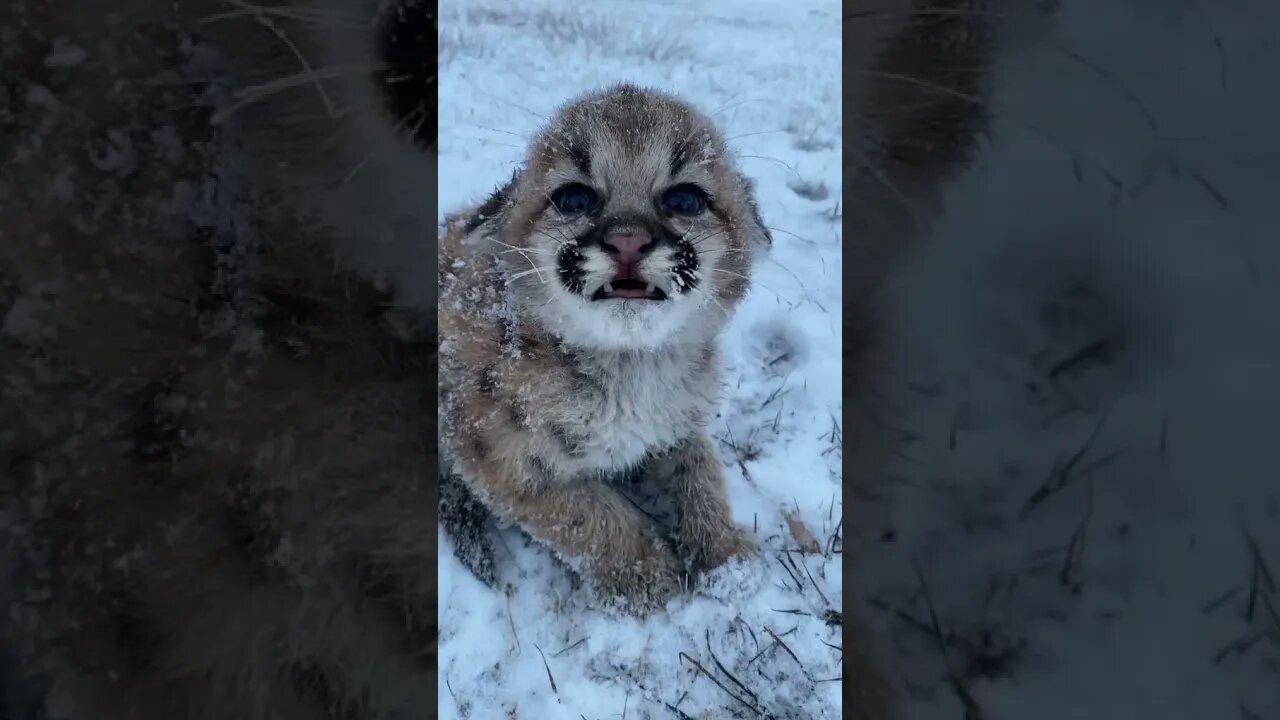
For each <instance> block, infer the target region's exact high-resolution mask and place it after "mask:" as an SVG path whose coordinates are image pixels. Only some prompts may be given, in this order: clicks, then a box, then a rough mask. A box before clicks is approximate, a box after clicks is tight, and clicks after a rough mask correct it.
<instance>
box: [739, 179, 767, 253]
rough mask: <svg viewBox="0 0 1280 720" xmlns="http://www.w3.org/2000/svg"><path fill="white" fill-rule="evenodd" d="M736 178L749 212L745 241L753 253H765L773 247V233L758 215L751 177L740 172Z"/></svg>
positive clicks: (757, 203) (758, 210)
mask: <svg viewBox="0 0 1280 720" xmlns="http://www.w3.org/2000/svg"><path fill="white" fill-rule="evenodd" d="M738 179H739V180H741V181H742V189H743V191H744V193H743V194H744V196H745V197H746V200H747V209H748V210H749V211H750V212H751V227H750V228H749V229H748V230H747V242H748V244H749V246H750V248H751V252H752V253H753V254H754V253H757V252H760V253H766V252H768V251H769V248H771V247H773V233H771V232H769V228H767V227H765V224H764V219H763V218H761V217H760V203H759V202H757V201H756V184H755V182H754V181H753V180H752V179H751V178H749V177H747V176H746V175H743V174H741V173H739V174H738Z"/></svg>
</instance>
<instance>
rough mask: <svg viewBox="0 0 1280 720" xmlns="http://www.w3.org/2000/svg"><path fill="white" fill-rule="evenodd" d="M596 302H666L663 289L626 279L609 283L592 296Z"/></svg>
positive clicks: (641, 281) (640, 281) (642, 281)
mask: <svg viewBox="0 0 1280 720" xmlns="http://www.w3.org/2000/svg"><path fill="white" fill-rule="evenodd" d="M591 299H592V301H595V300H666V299H667V294H666V293H665V292H663V290H662V288H660V287H657V286H656V285H653V284H651V283H647V282H645V281H644V280H635V279H632V278H625V279H620V280H614V281H613V282H607V283H605V284H604V285H601V286H600V288H599V289H598V290H596V291H595V292H594V293H592V294H591Z"/></svg>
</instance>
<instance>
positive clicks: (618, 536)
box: [477, 462, 681, 614]
mask: <svg viewBox="0 0 1280 720" xmlns="http://www.w3.org/2000/svg"><path fill="white" fill-rule="evenodd" d="M531 465H532V466H536V465H537V463H536V462H535V463H531ZM528 469H529V470H534V471H535V472H529V473H525V477H532V478H533V479H531V480H521V479H519V478H518V476H515V475H513V474H507V473H505V472H503V471H502V469H499V468H496V467H494V466H493V465H492V464H491V465H489V467H487V468H481V472H480V473H479V475H478V477H477V480H478V483H477V484H478V485H479V489H481V490H482V491H483V492H484V493H485V494H486V495H487V496H488V499H489V502H490V504H491V506H492V507H493V508H494V509H495V510H497V511H498V512H499V513H500V514H502V515H504V516H506V517H507V518H509V519H510V520H512V521H514V522H516V523H518V524H519V525H520V526H521V527H522V528H523V529H524V530H525V532H528V533H529V534H530V535H531V536H533V537H534V538H535V539H537V540H539V541H540V542H543V543H545V544H547V545H548V546H550V547H551V549H552V550H554V551H555V552H556V553H558V554H559V555H561V556H562V557H563V558H565V559H566V560H567V561H569V562H570V563H571V564H573V565H575V566H576V567H577V568H578V570H579V572H581V573H582V575H583V576H584V578H585V579H586V580H587V582H588V583H589V584H590V586H591V587H592V589H593V590H594V591H595V592H596V594H597V595H598V596H599V597H600V598H601V599H602V600H603V601H604V602H605V603H606V604H607V605H610V606H613V607H615V608H616V609H619V610H623V611H627V612H633V613H638V614H643V613H649V612H653V611H656V610H659V609H661V608H662V607H663V606H665V604H666V601H667V600H668V599H669V598H670V597H671V596H672V595H674V594H676V593H677V592H678V591H679V590H680V588H681V568H680V564H679V561H678V560H677V558H676V555H675V553H674V551H673V550H672V549H671V547H670V545H669V544H668V543H667V541H666V540H665V539H664V538H663V537H662V536H661V535H660V534H659V533H658V531H657V529H656V528H655V527H654V525H653V523H652V522H651V521H650V520H649V519H648V518H647V517H645V516H644V515H643V514H642V513H641V512H640V511H639V510H638V509H636V508H635V507H634V506H633V505H631V504H630V503H629V502H628V501H627V499H626V498H625V497H623V495H622V494H621V493H619V492H618V491H617V490H615V489H613V488H612V487H609V486H608V485H606V484H605V483H603V482H600V481H596V480H580V481H573V482H560V481H557V480H555V479H553V478H550V477H548V474H547V473H546V472H545V470H542V471H539V468H537V467H530V468H528Z"/></svg>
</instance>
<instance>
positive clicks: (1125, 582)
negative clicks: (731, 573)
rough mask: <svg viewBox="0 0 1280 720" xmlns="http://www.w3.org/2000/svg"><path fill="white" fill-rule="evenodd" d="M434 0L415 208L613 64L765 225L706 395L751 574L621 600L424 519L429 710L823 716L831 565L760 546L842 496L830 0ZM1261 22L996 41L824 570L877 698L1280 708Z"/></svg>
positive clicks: (452, 189)
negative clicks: (500, 566)
mask: <svg viewBox="0 0 1280 720" xmlns="http://www.w3.org/2000/svg"><path fill="white" fill-rule="evenodd" d="M440 9H441V30H440V34H441V62H442V67H441V73H442V76H441V89H440V97H441V107H440V151H441V159H440V163H441V165H440V173H441V188H440V201H441V202H440V207H441V210H442V211H444V212H447V211H451V210H455V209H457V208H459V207H461V206H463V205H465V204H467V203H470V202H474V201H475V200H477V199H479V198H481V197H482V196H483V195H484V194H485V193H486V192H488V191H489V190H490V189H491V188H492V187H493V186H494V185H496V184H497V183H498V182H499V181H501V180H503V179H505V178H507V177H509V176H510V172H511V169H512V167H513V166H514V164H515V163H517V162H518V161H519V158H520V155H521V152H522V145H523V143H524V141H525V139H526V138H527V137H528V135H529V133H530V132H531V131H532V130H533V129H534V128H536V127H537V126H538V124H539V123H540V122H541V121H542V120H543V119H544V118H545V117H546V116H547V115H548V114H549V113H550V112H551V110H552V109H553V108H554V107H555V106H556V105H557V104H559V103H560V102H562V101H564V100H565V99H567V98H569V97H572V96H573V95H576V94H578V93H580V92H582V91H584V90H587V89H592V88H596V87H599V86H601V85H604V84H608V83H611V82H615V81H618V80H624V79H625V80H632V81H636V82H639V83H643V84H650V85H657V86H661V87H666V88H669V89H673V90H675V91H677V92H681V93H683V94H685V95H687V96H690V97H694V98H699V99H700V100H701V102H702V104H703V105H704V106H705V109H706V110H707V111H708V112H713V113H714V114H715V117H716V118H717V119H718V120H719V121H720V123H721V124H722V125H723V127H724V129H725V132H726V134H727V135H728V136H729V137H730V138H732V141H731V142H732V144H733V145H734V147H735V148H736V149H737V150H738V151H739V152H740V153H741V154H742V155H744V156H745V157H744V160H743V164H744V167H745V168H746V170H747V171H748V173H749V174H750V175H752V176H753V177H755V178H756V179H757V180H758V182H759V186H760V196H761V202H762V205H763V208H762V209H763V212H764V215H765V218H766V222H767V223H768V224H769V225H771V226H772V227H773V228H775V240H776V248H775V251H774V254H773V258H772V260H771V261H770V262H767V263H765V264H764V265H763V266H762V267H761V268H760V271H759V276H758V282H757V284H756V285H757V289H756V291H755V293H754V295H753V296H752V297H751V299H750V300H749V301H748V302H747V303H746V305H745V306H744V307H743V308H742V309H741V312H740V313H739V315H738V318H737V321H736V323H735V325H734V326H733V328H732V330H731V332H730V334H729V337H728V338H727V339H726V350H727V355H728V358H729V368H728V374H729V388H728V392H727V394H726V400H725V403H724V407H723V412H722V414H721V417H720V418H719V419H718V420H717V422H716V426H715V432H716V434H717V435H718V436H720V437H722V438H723V440H724V442H723V443H722V452H723V458H724V460H725V464H726V467H727V468H728V469H729V483H730V488H731V492H732V494H733V503H734V508H735V514H736V516H737V519H738V520H739V521H740V522H741V523H742V524H744V525H746V526H752V525H754V526H755V527H757V528H758V531H757V532H758V538H759V541H760V543H761V545H762V546H764V547H766V548H770V549H771V551H770V552H768V554H767V556H766V557H767V566H766V567H765V570H764V571H765V572H767V573H769V574H770V577H769V578H768V580H767V581H766V582H765V583H764V585H763V589H762V590H761V591H760V593H759V594H758V595H756V596H753V597H749V598H747V599H744V600H741V601H737V602H733V603H724V602H721V601H717V600H714V599H711V598H707V597H693V598H686V599H681V600H678V601H676V602H675V603H673V605H672V608H671V611H670V612H669V613H668V614H667V615H664V616H660V617H657V618H654V619H652V620H649V621H648V622H645V623H640V622H636V621H618V620H615V619H612V618H605V617H603V616H601V615H599V614H597V613H595V612H594V611H591V610H588V609H584V608H583V603H582V599H581V597H580V594H579V593H575V592H573V591H571V590H570V588H569V582H568V579H567V577H566V575H565V573H564V571H563V570H561V569H560V568H558V567H556V566H555V565H553V563H552V561H551V560H550V558H549V556H548V554H547V553H546V552H545V551H543V550H541V549H539V548H537V547H533V546H530V545H528V544H527V543H526V542H525V541H523V540H522V539H521V538H520V537H519V536H518V535H516V534H509V535H507V536H505V539H506V540H507V547H508V549H509V551H510V552H509V553H506V554H507V555H508V557H507V558H506V562H507V564H509V565H510V566H512V567H511V569H510V570H509V571H508V572H507V575H506V578H505V579H506V580H507V581H508V582H510V583H511V584H512V587H513V590H512V592H511V594H510V596H509V597H503V596H497V595H495V594H494V593H492V592H491V591H489V590H487V589H485V588H483V587H482V586H481V585H480V584H479V583H478V582H477V581H475V580H474V579H473V578H472V577H470V576H469V575H468V574H467V573H466V572H465V571H464V570H463V569H462V568H461V567H460V566H459V565H458V564H457V562H456V561H455V560H454V559H453V557H452V556H451V555H450V554H449V551H448V549H447V544H446V543H447V541H445V540H442V556H441V558H440V563H441V571H440V572H441V576H440V621H441V626H442V631H441V632H442V637H441V647H440V677H439V681H440V687H441V717H442V718H463V717H470V718H478V719H481V720H487V719H488V718H499V717H508V716H509V717H520V718H547V719H548V720H557V719H558V718H586V719H588V720H597V719H598V718H617V717H623V716H624V715H625V717H626V718H644V717H655V718H667V717H682V715H681V714H680V713H684V714H685V715H687V716H688V717H693V718H721V717H733V716H734V714H735V713H740V714H742V715H743V716H750V717H754V716H755V715H754V714H753V713H752V712H751V711H750V710H747V709H746V706H747V705H749V704H754V705H757V706H759V707H760V708H762V709H765V711H766V712H768V713H772V715H773V716H776V717H783V718H835V717H839V715H840V710H839V709H840V699H839V685H840V683H839V682H837V681H834V680H833V678H836V677H838V676H839V673H840V666H839V658H840V654H839V651H838V650H837V649H834V648H833V647H831V646H837V647H838V646H839V645H840V642H841V640H840V635H839V628H838V627H829V626H828V625H827V624H826V622H825V621H824V613H825V611H826V610H828V609H830V608H831V607H835V606H838V603H839V598H840V596H841V590H842V586H843V578H842V576H841V572H840V567H839V562H838V559H839V558H838V556H831V557H828V556H827V555H825V554H822V553H819V554H808V555H801V554H787V555H786V557H788V558H789V560H787V561H786V562H787V567H786V568H785V569H784V567H783V564H782V561H780V560H779V557H781V554H780V553H779V552H778V550H779V549H782V548H794V547H795V546H796V544H797V541H796V540H795V537H794V536H795V533H793V532H791V531H789V529H788V526H787V521H786V514H788V513H790V514H793V516H794V517H796V518H797V519H798V520H799V521H800V522H802V523H803V524H804V526H805V527H807V528H808V529H809V531H810V532H811V533H812V534H813V535H814V536H815V537H816V538H817V540H818V542H819V543H820V544H824V543H825V541H826V540H827V539H828V538H829V536H830V535H831V534H832V533H833V531H834V529H835V525H836V523H837V522H839V520H840V518H841V513H842V509H841V504H840V478H839V464H840V453H839V450H832V449H831V448H832V446H833V445H835V444H836V443H837V442H838V440H839V431H838V429H837V430H836V431H835V434H834V435H833V418H837V417H839V416H840V411H841V402H840V399H839V388H840V373H839V363H840V360H839V357H840V342H839V335H840V323H839V319H840V309H839V308H840V283H839V280H840V274H839V267H840V262H841V238H840V226H839V222H838V220H833V219H831V212H832V209H833V208H834V206H835V204H836V201H837V198H838V197H839V194H840V189H841V186H840V166H839V162H840V161H839V158H840V132H841V127H842V118H841V116H840V78H839V71H838V69H839V66H840V63H839V57H840V54H841V50H840V38H839V34H838V33H839V22H838V16H839V9H838V8H837V7H836V5H835V3H834V2H831V1H829V0H826V1H822V0H798V1H797V2H788V3H785V4H782V3H777V2H763V1H760V0H757V1H755V2H750V1H740V0H733V1H730V0H716V1H714V2H702V3H678V2H674V1H667V2H664V1H661V0H651V1H642V0H631V1H629V2H623V1H620V0H600V1H599V2H593V3H570V2H568V0H559V1H557V2H546V1H545V0H544V1H543V2H536V3H521V4H514V3H507V2H500V1H499V0H485V1H482V2H467V3H463V2H460V0H450V1H447V2H442V3H441V8H440ZM1277 27H1280V9H1277V8H1276V6H1275V5H1274V3H1270V2H1267V1H1266V0H1217V1H1215V2H1205V1H1203V0H1186V1H1185V2H1167V1H1163V0H1161V1H1153V0H1062V2H1061V3H1060V7H1059V8H1058V11H1057V16H1056V19H1055V21H1054V22H1053V23H1052V24H1051V25H1050V26H1048V27H1037V28H1033V29H1029V30H1028V32H1026V33H1021V34H1018V35H1017V40H1018V43H1017V44H1016V45H1015V46H1014V47H1013V48H1012V49H1011V51H1010V52H1011V54H1010V56H1009V57H1007V58H1006V59H1005V62H1004V63H1003V64H1002V66H1001V69H1000V71H999V73H998V75H997V78H996V93H995V111H996V119H995V123H994V125H995V126H994V128H993V132H992V137H991V142H990V146H989V148H988V149H987V150H986V151H985V152H984V153H983V154H982V156H981V157H980V158H979V161H978V162H977V163H976V165H975V167H974V168H973V170H972V171H971V172H970V173H968V174H967V175H966V176H965V177H964V178H962V179H961V181H960V182H958V183H957V184H956V186H955V187H954V188H952V190H951V191H950V192H949V196H948V203H949V204H948V207H949V210H948V212H947V213H946V215H945V216H944V217H943V218H942V221H941V223H940V224H939V226H938V228H937V233H936V237H935V238H934V240H933V242H932V243H931V244H930V245H929V246H928V247H927V249H926V250H925V252H923V253H922V255H921V256H920V257H919V258H918V259H917V261H916V262H915V263H914V265H913V266H912V267H911V268H910V271H909V272H908V273H907V276H906V277H904V278H903V280H902V283H901V285H900V288H899V290H900V293H901V298H902V301H903V302H902V303H901V314H900V317H899V326H900V327H899V330H900V333H901V334H902V336H903V338H904V343H905V347H906V350H907V358H908V367H907V368H905V369H904V372H903V378H902V379H903V383H904V386H905V390H906V392H907V395H906V398H907V400H908V402H907V404H906V406H907V410H908V415H907V417H906V418H904V420H903V423H904V428H903V429H904V430H905V434H906V436H907V437H909V438H910V439H911V443H910V445H909V446H908V447H907V448H906V451H905V453H904V458H903V460H902V463H901V466H900V467H898V468H895V476H896V477H897V478H899V480H900V481H899V482H897V483H896V485H895V493H894V495H895V497H894V510H893V514H892V518H891V521H890V523H889V525H888V527H886V528H885V529H884V530H885V532H884V537H885V542H884V543H882V544H881V545H879V546H877V547H874V548H872V549H871V550H872V552H871V553H869V555H868V558H867V567H866V569H865V573H866V574H865V575H864V576H860V577H859V578H858V579H857V580H858V582H857V583H856V584H855V583H851V589H852V587H853V586H854V585H856V586H857V588H858V589H859V590H860V591H864V593H865V595H866V597H867V598H868V599H869V601H870V602H871V604H872V607H873V608H874V609H873V620H875V621H876V624H877V625H879V626H880V627H882V628H883V629H884V630H885V633H886V636H887V637H886V645H887V646H888V647H889V648H890V649H891V650H892V651H893V654H894V656H895V657H894V660H895V671H896V674H897V675H898V677H899V680H900V684H901V686H902V687H903V688H904V691H905V693H906V696H907V698H908V702H907V709H908V714H909V716H910V717H913V718H922V719H930V720H931V719H932V718H960V717H974V718H984V719H985V720H1023V719H1026V718H1036V720H1067V719H1072V720H1074V719H1076V718H1082V719H1083V718H1090V719H1098V720H1111V719H1116V720H1121V719H1123V720H1132V719H1142V720H1145V719H1146V718H1168V719H1171V720H1177V719H1181V718H1187V719H1188V720H1190V719H1195V720H1202V719H1203V720H1234V719H1236V718H1241V719H1242V720H1248V719H1251V718H1259V719H1267V720H1269V719H1273V718H1280V593H1278V592H1277V590H1276V588H1275V580H1274V579H1273V576H1274V574H1275V573H1280V522H1278V520H1280V476H1278V469H1280V442H1277V441H1276V438H1277V432H1276V427H1277V423H1276V421H1275V413H1276V408H1280V372H1277V370H1280V320H1277V319H1276V318H1277V313H1276V309H1277V308H1280V282H1277V281H1278V280H1280V212H1277V209H1276V208H1275V207H1274V205H1275V203H1276V201H1277V199H1280V130H1278V128H1280V92H1277V87H1278V86H1277V84H1276V81H1275V76H1276V74H1277V73H1278V72H1280V47H1278V41H1277V39H1276V34H1275V28H1277ZM819 184H823V185H825V188H826V191H827V194H826V196H825V197H823V198H821V199H816V200H815V199H810V198H812V197H816V196H818V195H820V193H816V194H815V193H814V192H811V189H812V188H816V187H817V186H818V185H819ZM791 561H794V562H795V563H796V566H794V567H793V566H791V565H790V562H791ZM917 569H918V574H917ZM793 576H795V577H794V578H793ZM797 587H799V588H800V589H797ZM931 607H932V609H933V610H934V611H936V613H937V616H938V621H939V626H940V629H941V638H938V637H936V635H935V633H934V632H933V631H932V629H931V628H930V627H929V623H930V619H929V618H930V608H931ZM796 611H798V612H796ZM770 633H773V634H775V635H777V636H778V637H780V638H781V642H779V641H776V640H775V639H774V638H773V637H772V636H771V635H770ZM939 639H940V640H941V644H942V645H943V646H944V647H945V652H940V651H939ZM782 643H785V648H784V647H783V645H782ZM788 650H789V651H791V652H793V653H794V654H795V657H792V656H791V654H790V653H789V652H787V651H788ZM721 666H723V667H721ZM699 668H702V669H705V671H706V672H705V673H704V672H703V670H702V669H699ZM730 674H731V675H732V676H733V678H736V681H735V680H734V679H730V678H729V675H730ZM949 676H954V677H956V678H958V679H959V680H960V684H961V685H962V686H964V687H965V688H966V689H967V692H968V694H969V695H970V696H971V702H972V705H973V707H974V708H977V709H976V710H974V709H972V708H971V709H970V713H971V714H969V715H966V714H965V712H964V710H963V708H962V705H961V701H960V700H959V699H958V697H957V695H958V693H957V692H956V691H955V690H954V688H953V685H954V684H953V683H952V682H950V681H949ZM712 678H714V680H713V679H712ZM737 682H741V684H742V685H741V686H740V685H738V684H736V683H737ZM743 686H745V687H743ZM732 695H736V696H737V697H738V698H741V700H735V699H734V698H733V697H732ZM672 708H676V710H673V709H672ZM975 713H976V714H975Z"/></svg>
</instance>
